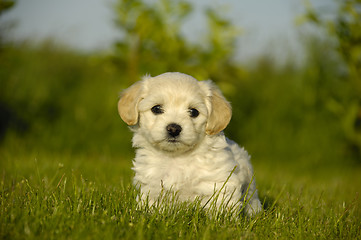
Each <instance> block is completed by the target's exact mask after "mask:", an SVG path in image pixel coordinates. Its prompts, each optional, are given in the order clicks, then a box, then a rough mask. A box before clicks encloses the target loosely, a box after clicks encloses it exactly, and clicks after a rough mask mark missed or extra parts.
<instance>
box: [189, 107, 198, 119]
mask: <svg viewBox="0 0 361 240" xmlns="http://www.w3.org/2000/svg"><path fill="white" fill-rule="evenodd" d="M189 115H190V116H191V117H192V118H196V117H198V115H199V111H198V110H197V109H195V108H191V109H189Z"/></svg>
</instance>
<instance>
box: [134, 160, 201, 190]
mask: <svg viewBox="0 0 361 240" xmlns="http://www.w3.org/2000/svg"><path fill="white" fill-rule="evenodd" d="M133 169H134V171H135V180H136V181H139V182H140V183H141V184H142V185H143V186H144V185H152V186H154V187H155V186H159V187H164V188H166V189H170V188H172V189H174V190H179V189H181V188H182V189H184V188H191V187H192V186H194V184H195V183H196V182H199V171H200V170H201V169H200V166H199V164H197V162H192V163H190V162H189V161H184V160H183V159H173V158H169V159H166V158H165V159H162V161H154V162H152V161H147V162H137V161H136V162H134V168H133Z"/></svg>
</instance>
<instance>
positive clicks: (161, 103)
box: [118, 73, 262, 215]
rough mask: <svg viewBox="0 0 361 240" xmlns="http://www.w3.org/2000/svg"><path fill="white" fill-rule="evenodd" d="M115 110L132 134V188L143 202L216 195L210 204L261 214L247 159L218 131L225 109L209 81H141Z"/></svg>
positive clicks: (167, 76) (169, 77) (166, 77)
mask: <svg viewBox="0 0 361 240" xmlns="http://www.w3.org/2000/svg"><path fill="white" fill-rule="evenodd" d="M118 111H119V114H120V117H121V118H122V119H123V121H124V122H126V123H127V124H128V125H129V126H131V129H132V131H133V132H134V137H133V146H134V147H135V148H136V149H137V150H136V156H135V159H134V161H133V164H134V167H133V170H134V171H135V177H134V184H136V185H137V186H140V189H141V194H142V198H143V199H145V198H147V197H149V201H150V203H153V202H154V201H155V200H156V199H157V198H158V197H159V194H160V193H161V192H162V190H163V189H165V190H171V191H175V192H177V196H178V197H179V199H180V200H182V201H183V200H193V199H195V198H197V197H199V198H201V199H202V201H203V203H207V202H208V204H209V203H210V202H211V201H209V199H210V198H211V197H212V196H213V198H214V196H217V197H218V198H219V199H216V201H217V202H216V205H219V204H221V202H222V199H223V202H224V201H225V202H229V203H230V204H233V205H237V206H239V207H240V206H241V205H242V203H243V202H248V204H247V205H246V206H245V210H246V213H247V214H248V215H252V214H254V213H257V212H259V211H261V209H262V206H261V203H260V201H259V199H258V196H257V190H256V184H255V181H254V179H253V170H252V166H251V164H250V156H249V155H248V153H247V152H246V151H245V150H244V149H243V148H240V147H239V146H238V145H237V144H236V143H235V142H233V141H231V140H229V139H227V138H226V137H225V136H224V134H223V132H222V130H223V129H224V128H225V127H226V126H227V125H228V123H229V121H230V119H231V115H232V111H231V106H230V104H229V103H228V102H227V101H226V100H225V98H224V97H223V95H222V93H221V92H220V90H219V89H218V88H217V87H216V86H215V85H214V84H213V83H212V82H211V81H197V80H196V79H194V78H193V77H191V76H188V75H186V74H182V73H164V74H162V75H159V76H156V77H150V76H145V77H144V78H143V79H142V80H141V81H139V82H137V83H135V84H133V85H132V86H131V87H129V88H128V89H126V90H125V91H124V92H123V94H122V96H121V98H120V100H119V102H118ZM217 191H218V194H216V195H214V194H215V192H217Z"/></svg>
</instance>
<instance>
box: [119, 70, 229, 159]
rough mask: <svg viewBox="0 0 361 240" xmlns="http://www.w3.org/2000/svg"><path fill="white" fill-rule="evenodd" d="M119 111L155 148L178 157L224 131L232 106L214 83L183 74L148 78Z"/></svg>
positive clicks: (131, 91) (135, 87) (127, 95)
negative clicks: (208, 136) (204, 139)
mask: <svg viewBox="0 0 361 240" xmlns="http://www.w3.org/2000/svg"><path fill="white" fill-rule="evenodd" d="M118 110H119V114H120V116H121V117H122V119H123V120H124V121H125V122H126V123H127V124H128V125H133V126H134V129H135V131H136V133H137V134H140V135H141V136H142V137H144V139H146V141H147V142H148V143H150V145H151V146H153V147H154V148H156V149H158V150H160V151H164V152H170V153H174V154H176V153H179V154H180V153H184V152H188V151H191V150H192V149H194V148H195V147H196V146H197V145H198V144H199V143H200V142H201V141H202V140H203V138H204V136H205V135H206V134H209V135H212V134H216V133H218V132H220V131H222V130H223V129H224V128H225V127H226V126H227V124H228V122H229V120H230V117H231V108H230V105H229V103H228V102H227V101H226V100H225V99H224V97H223V96H222V94H221V93H220V91H219V90H218V89H217V88H216V87H215V86H214V85H213V84H212V83H211V82H199V81H197V80H196V79H194V78H192V77H190V76H188V75H185V74H180V73H165V74H162V75H159V76H157V77H145V78H144V79H143V80H142V81H140V82H137V83H135V84H134V85H132V86H131V87H130V88H128V89H127V90H126V91H125V92H124V93H123V95H122V97H121V99H120V100H119V102H118Z"/></svg>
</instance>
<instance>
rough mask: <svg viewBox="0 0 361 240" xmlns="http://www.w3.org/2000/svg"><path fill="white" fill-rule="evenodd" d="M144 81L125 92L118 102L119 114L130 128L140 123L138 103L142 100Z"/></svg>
mask: <svg viewBox="0 0 361 240" xmlns="http://www.w3.org/2000/svg"><path fill="white" fill-rule="evenodd" d="M142 85H143V81H139V82H136V83H134V84H133V85H132V86H130V87H129V88H127V89H126V90H124V92H123V93H122V94H121V96H120V99H119V101H118V112H119V115H120V117H121V118H122V119H123V121H124V122H125V123H126V124H128V125H129V126H132V125H135V124H137V123H138V103H139V102H140V100H141V99H142V97H141V95H142V94H141V93H142Z"/></svg>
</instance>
